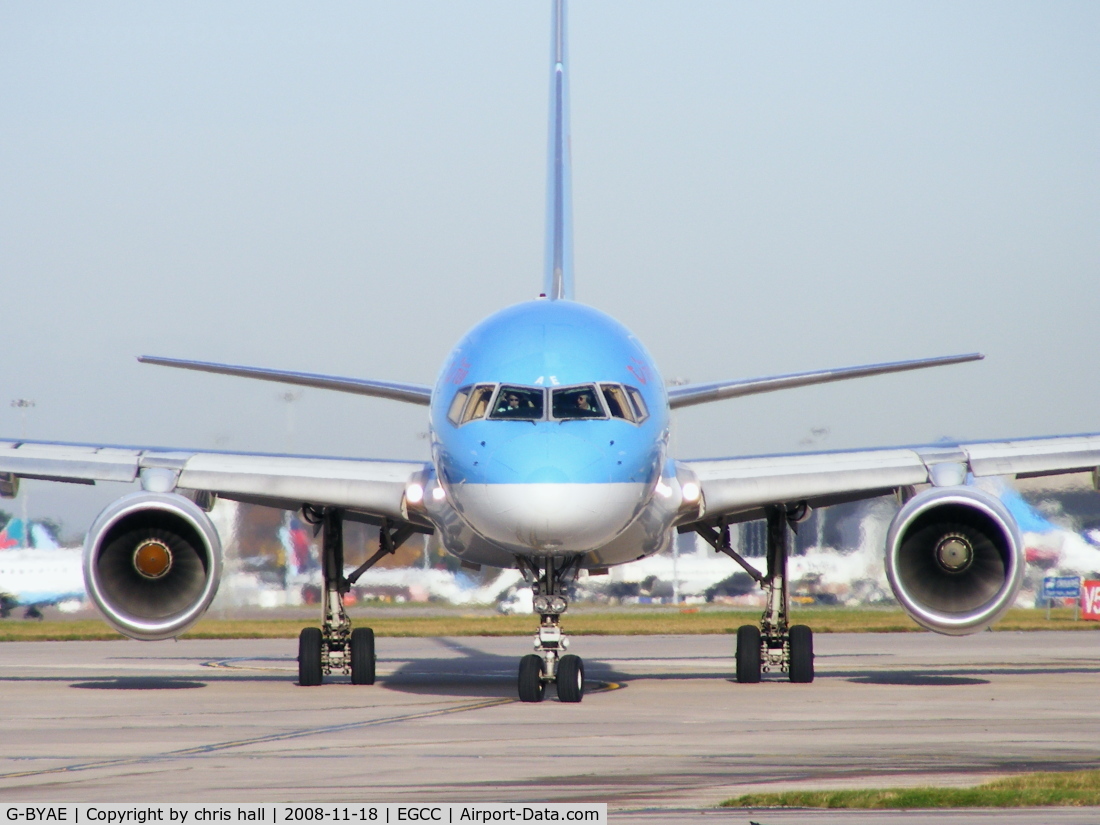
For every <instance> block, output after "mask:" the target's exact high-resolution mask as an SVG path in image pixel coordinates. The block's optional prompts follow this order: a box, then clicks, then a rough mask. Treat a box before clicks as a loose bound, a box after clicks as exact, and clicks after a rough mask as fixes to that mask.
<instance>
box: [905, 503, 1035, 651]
mask: <svg viewBox="0 0 1100 825" xmlns="http://www.w3.org/2000/svg"><path fill="white" fill-rule="evenodd" d="M949 504H961V505H964V506H966V507H971V508H974V509H975V510H977V511H978V512H980V513H984V514H985V515H986V516H987V517H989V518H990V519H991V520H992V521H993V522H994V523H999V526H1000V529H1001V530H1002V531H1003V534H1004V538H1005V541H1006V544H1007V549H1008V551H1009V552H1008V557H1007V558H1006V559H1005V563H1006V570H1005V574H1006V575H1005V581H1004V583H1003V584H1002V585H1001V587H1000V589H999V590H998V591H997V593H996V594H995V595H994V596H993V597H992V598H991V599H990V600H989V601H988V602H987V603H986V605H984V606H981V607H977V608H974V609H973V610H968V611H965V612H960V613H948V612H945V611H942V610H937V609H935V608H930V607H926V606H924V605H922V604H921V603H920V602H918V601H916V600H915V599H914V598H913V597H912V595H911V594H910V592H909V590H908V589H907V588H906V586H905V584H904V582H903V581H902V579H901V577H900V576H899V575H898V569H897V564H898V551H899V550H900V544H901V541H900V539H901V536H902V535H903V534H904V532H905V530H906V529H908V527H909V525H910V524H912V523H913V522H914V521H915V520H916V519H917V518H918V517H920V515H921V514H922V513H924V512H925V511H927V510H930V509H933V508H936V507H940V506H943V505H949ZM885 562H886V578H887V580H888V581H889V582H890V589H891V590H893V591H894V596H895V597H896V598H897V600H898V601H899V602H900V603H901V606H902V608H903V609H904V610H905V612H906V613H907V614H908V615H909V618H911V619H912V620H913V621H915V622H916V623H917V624H919V625H921V626H922V627H925V628H927V629H928V630H933V631H935V632H936V633H943V634H945V635H948V636H963V635H967V634H969V633H975V632H977V631H979V630H983V629H984V628H986V627H988V626H989V625H990V624H992V623H993V622H995V621H996V620H997V619H999V618H1000V617H1001V616H1003V615H1004V613H1005V611H1007V610H1008V608H1009V607H1010V606H1011V605H1012V601H1013V599H1014V598H1015V596H1016V593H1018V592H1019V589H1020V585H1021V584H1022V583H1023V572H1024V563H1023V540H1022V539H1021V537H1020V532H1019V527H1018V526H1017V525H1016V520H1015V519H1014V518H1012V515H1011V514H1010V513H1009V512H1008V509H1007V508H1006V507H1005V506H1004V504H1003V503H1002V502H1001V501H1000V499H998V498H997V497H996V496H994V495H992V494H991V493H988V492H986V491H985V490H982V489H981V488H979V487H972V486H965V487H940V488H931V489H928V490H925V491H923V492H922V493H919V494H918V495H917V496H915V497H914V498H912V499H910V500H909V502H908V503H906V504H905V505H904V506H903V507H902V508H901V509H900V510H899V511H898V513H897V515H896V516H895V517H894V520H893V521H892V522H891V523H890V529H889V531H888V533H887V536H886V558H885Z"/></svg>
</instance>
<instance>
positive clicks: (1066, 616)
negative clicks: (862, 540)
mask: <svg viewBox="0 0 1100 825" xmlns="http://www.w3.org/2000/svg"><path fill="white" fill-rule="evenodd" d="M350 612H351V615H352V621H353V622H354V623H355V624H356V625H364V626H369V627H373V628H374V632H375V633H376V634H377V635H378V636H528V635H531V634H533V633H534V632H535V624H536V622H537V620H536V619H535V617H533V616H472V615H467V614H462V613H459V612H457V611H456V612H454V613H449V614H444V615H439V616H402V615H393V616H377V615H372V616H370V617H369V618H367V617H362V616H357V615H356V611H355V608H352V609H351V611H350ZM394 612H395V613H399V611H394ZM759 619H760V611H759V610H713V609H704V610H699V611H696V612H685V611H683V610H681V609H678V608H675V607H664V608H648V609H640V608H622V609H618V610H614V611H606V612H594V611H593V612H588V611H586V610H581V611H578V612H576V613H569V614H567V615H566V617H565V628H566V629H567V630H568V632H569V633H570V635H573V636H656V635H665V634H685V635H714V634H728V633H735V632H736V631H737V627H738V626H739V625H742V624H756V623H757V622H758V621H759ZM791 621H792V623H799V624H808V625H809V626H810V627H812V628H813V629H814V632H815V633H859V632H878V633H897V632H910V631H919V630H921V629H922V628H920V627H919V626H918V625H916V624H915V623H914V622H913V621H912V620H910V619H909V618H908V617H906V616H905V614H904V613H902V611H901V610H900V609H896V608H890V609H883V608H862V609H860V608H836V607H796V608H794V609H793V610H792V612H791ZM318 624H319V616H317V615H315V614H314V612H312V611H309V612H306V611H303V612H302V615H301V617H300V618H293V619H286V618H283V619H262V618H261V619H223V618H213V617H208V618H204V619H202V620H201V621H200V622H199V623H198V624H196V625H195V626H194V627H193V628H192V629H191V630H189V631H188V632H187V633H185V634H184V636H183V638H188V639H289V638H294V637H296V636H297V635H298V631H300V630H301V629H302V628H303V627H310V626H316V625H318ZM995 629H996V630H1096V629H1100V623H1097V622H1085V621H1074V620H1073V610H1072V608H1059V609H1056V610H1054V611H1053V613H1052V618H1051V619H1050V620H1049V621H1048V620H1047V619H1046V611H1044V610H1024V609H1018V610H1010V611H1009V612H1008V615H1007V616H1005V618H1003V619H1002V620H1001V621H1000V622H998V623H997V624H996V625H995ZM118 638H121V637H120V636H119V634H117V633H115V632H114V631H113V630H111V629H110V628H109V627H108V626H107V625H106V624H105V623H104V622H102V621H99V620H98V619H78V620H70V621H27V620H23V619H16V618H9V619H3V620H0V641H6V642H14V641H27V642H29V641H94V640H101V639H118Z"/></svg>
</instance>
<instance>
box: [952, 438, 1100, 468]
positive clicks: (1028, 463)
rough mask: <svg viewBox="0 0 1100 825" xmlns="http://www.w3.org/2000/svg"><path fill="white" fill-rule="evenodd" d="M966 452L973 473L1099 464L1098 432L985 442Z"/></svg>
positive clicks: (967, 449)
mask: <svg viewBox="0 0 1100 825" xmlns="http://www.w3.org/2000/svg"><path fill="white" fill-rule="evenodd" d="M966 452H967V454H968V456H969V458H970V470H971V472H973V473H974V475H976V476H997V475H1027V476H1030V477H1036V476H1042V475H1045V474H1051V475H1053V474H1057V473H1065V472H1072V471H1075V470H1080V471H1087V470H1093V469H1095V468H1097V467H1100V435H1077V436H1062V437H1058V438H1035V439H1028V440H1021V441H993V442H985V443H980V444H971V445H969V446H967V447H966Z"/></svg>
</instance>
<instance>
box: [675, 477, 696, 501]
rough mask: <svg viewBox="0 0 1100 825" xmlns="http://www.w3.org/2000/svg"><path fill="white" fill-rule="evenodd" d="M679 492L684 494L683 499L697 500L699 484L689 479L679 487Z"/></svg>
mask: <svg viewBox="0 0 1100 825" xmlns="http://www.w3.org/2000/svg"><path fill="white" fill-rule="evenodd" d="M680 492H681V493H682V494H683V496H684V501H698V500H699V485H698V484H696V483H695V482H694V481H689V482H687V483H686V484H684V486H683V487H681V488H680Z"/></svg>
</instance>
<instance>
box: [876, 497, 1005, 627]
mask: <svg viewBox="0 0 1100 825" xmlns="http://www.w3.org/2000/svg"><path fill="white" fill-rule="evenodd" d="M1023 573H1024V552H1023V542H1022V541H1021V539H1020V532H1019V529H1018V528H1017V526H1016V522H1015V520H1014V519H1013V518H1012V516H1011V515H1010V514H1009V512H1008V510H1007V509H1005V507H1004V505H1003V504H1001V502H1000V501H999V500H998V499H997V498H995V497H994V496H992V495H990V494H989V493H986V492H984V491H982V490H979V489H976V488H974V487H936V488H932V489H930V490H925V491H924V492H922V493H920V494H918V495H916V496H914V497H913V498H912V499H910V500H909V501H908V502H907V503H906V504H905V506H904V507H902V508H901V510H900V511H898V514H897V515H896V516H895V517H894V520H893V522H892V523H891V524H890V532H889V534H888V535H887V538H886V575H887V578H889V580H890V586H891V587H892V588H893V590H894V595H895V596H897V599H898V601H899V602H901V605H902V607H903V608H905V611H906V612H907V613H908V614H909V616H910V617H911V618H912V619H913V620H914V621H916V622H917V623H918V624H920V625H923V626H924V627H926V628H928V629H929V630H934V631H936V632H937V633H945V634H948V635H951V636H963V635H965V634H967V633H976V632H977V631H979V630H984V629H985V628H986V627H988V626H989V625H990V624H992V623H993V622H995V621H996V620H997V619H999V618H1000V617H1001V615H1002V614H1003V613H1004V612H1005V611H1006V610H1007V609H1008V608H1009V607H1010V606H1011V605H1012V603H1013V601H1014V600H1015V598H1016V594H1017V592H1018V591H1019V589H1020V583H1021V581H1022V579H1023Z"/></svg>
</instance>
